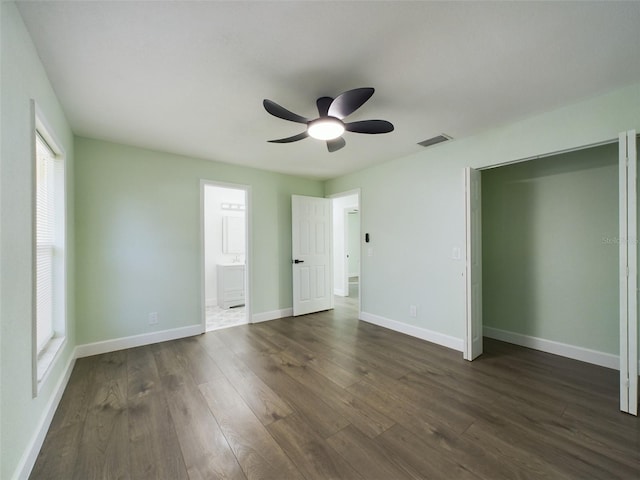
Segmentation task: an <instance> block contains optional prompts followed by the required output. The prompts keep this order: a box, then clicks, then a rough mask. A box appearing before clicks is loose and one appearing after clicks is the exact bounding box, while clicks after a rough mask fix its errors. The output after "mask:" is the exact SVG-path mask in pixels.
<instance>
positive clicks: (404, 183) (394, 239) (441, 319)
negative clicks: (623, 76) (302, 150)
mask: <svg viewBox="0 0 640 480" xmlns="http://www.w3.org/2000/svg"><path fill="white" fill-rule="evenodd" d="M638 112H640V84H635V85H632V86H628V87H626V88H622V89H619V90H616V91H613V92H610V93H608V94H606V95H603V96H600V97H596V98H593V99H589V100H585V101H583V102H580V103H577V104H574V105H571V106H567V107H564V108H561V109H558V110H554V111H551V112H548V113H543V114H540V115H537V116H534V117H531V118H528V119H526V120H522V121H519V122H515V123H512V124H509V125H506V126H503V127H498V128H492V129H489V128H488V129H487V131H485V132H483V133H480V134H477V135H475V136H471V137H467V138H463V139H459V140H455V139H454V140H453V141H451V142H450V143H445V144H441V145H437V146H434V147H431V148H428V149H424V150H420V151H418V152H417V153H416V154H414V155H411V156H407V157H404V158H401V159H397V160H392V161H389V162H387V163H384V164H381V165H379V166H375V167H372V168H368V169H366V170H363V171H360V172H356V173H353V174H350V175H346V176H343V177H340V178H337V179H334V180H331V181H329V182H327V183H326V184H325V191H326V194H327V195H330V194H334V193H338V192H344V191H348V190H351V189H354V188H358V187H359V188H361V192H362V196H361V200H362V203H361V218H362V234H363V235H364V234H365V233H367V232H368V233H369V234H370V236H371V242H370V243H369V244H366V245H364V244H363V248H365V250H363V252H364V254H363V256H362V262H361V271H362V284H361V294H362V309H363V311H364V312H365V313H368V314H371V315H376V316H378V317H383V318H386V319H390V320H395V321H398V322H402V323H404V324H407V325H408V326H411V327H417V328H421V329H424V330H426V331H431V332H435V333H437V334H444V335H448V336H450V337H453V338H454V339H459V340H460V343H459V345H460V346H461V345H462V343H461V341H462V338H463V334H464V325H465V301H464V298H465V279H464V270H465V266H464V260H463V259H459V260H458V259H455V258H453V257H454V255H452V253H453V249H454V248H460V249H463V251H464V246H465V220H464V219H465V214H464V181H463V169H464V167H468V166H470V167H474V168H482V167H488V166H491V165H498V164H503V163H507V162H512V161H515V160H519V159H526V158H532V157H536V156H540V155H545V154H549V153H553V152H559V151H563V150H568V149H573V148H576V147H580V146H584V145H593V144H597V143H601V142H605V141H609V140H612V139H617V137H618V132H621V131H624V130H628V129H636V130H638V131H640V115H638ZM416 148H419V147H416ZM598 241H600V239H599V238H598ZM370 247H371V248H373V255H372V256H368V255H367V253H368V252H367V248H370ZM463 258H464V255H463ZM409 305H417V306H418V315H417V318H411V317H410V316H409ZM594 336H595V334H594ZM585 343H586V344H585V345H581V346H585V347H588V346H589V345H592V344H593V341H592V339H591V338H590V339H589V341H585ZM603 348H604V347H603ZM607 349H608V347H607Z"/></svg>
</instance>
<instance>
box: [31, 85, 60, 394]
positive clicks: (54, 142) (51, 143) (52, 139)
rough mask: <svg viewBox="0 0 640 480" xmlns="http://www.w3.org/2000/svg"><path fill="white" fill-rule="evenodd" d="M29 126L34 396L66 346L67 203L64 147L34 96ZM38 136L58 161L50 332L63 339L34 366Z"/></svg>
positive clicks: (36, 360) (35, 342)
mask: <svg viewBox="0 0 640 480" xmlns="http://www.w3.org/2000/svg"><path fill="white" fill-rule="evenodd" d="M29 103H30V127H31V137H30V145H31V147H30V148H31V231H32V233H31V272H32V277H33V281H32V291H31V303H32V306H31V394H32V397H33V398H36V397H37V396H38V393H39V392H40V388H41V387H42V385H44V382H45V381H46V377H47V372H48V370H49V368H50V367H51V365H53V363H54V362H56V361H57V358H58V355H59V353H60V352H61V351H62V348H64V347H65V346H66V335H67V331H68V330H69V322H68V317H67V312H68V296H69V288H68V287H69V285H68V272H69V255H68V251H69V248H68V247H69V245H68V238H69V234H68V233H69V232H68V231H69V228H70V227H69V223H68V222H67V213H68V212H67V210H68V202H67V193H68V191H67V190H68V188H67V187H68V184H69V182H68V175H69V172H68V169H67V153H66V151H65V149H64V148H63V147H62V142H60V140H59V139H58V138H57V135H56V133H55V130H54V129H53V128H52V127H51V125H50V123H49V122H48V121H47V117H46V116H45V114H44V113H43V111H42V110H41V109H40V106H39V105H38V102H36V100H35V99H33V98H32V99H30V102H29ZM37 136H40V137H41V138H42V140H44V142H45V143H46V144H47V146H48V147H49V149H50V150H51V152H52V153H53V155H54V156H55V157H56V158H57V159H59V160H61V161H62V186H61V190H62V207H61V211H60V214H61V215H62V224H63V226H64V228H63V229H62V258H60V260H59V261H60V262H61V269H62V279H61V283H62V285H63V291H62V292H61V299H60V300H59V302H60V303H61V306H60V310H61V312H60V315H59V317H61V318H59V320H60V322H61V323H57V322H56V321H55V318H56V317H55V316H54V319H53V328H54V334H55V335H56V336H58V337H61V338H63V341H62V344H60V346H59V347H58V349H57V350H56V352H55V354H54V355H53V358H52V359H51V360H50V361H49V363H48V364H47V365H44V366H43V365H40V368H38V367H39V366H38V364H39V363H40V362H39V359H38V353H39V352H38V348H37V338H38V336H37V335H38V334H37V308H36V305H37V298H36V297H37V292H36V283H37V282H36V278H37V273H38V272H37V265H36V258H37V252H36V249H37V240H36V231H37V220H36V203H37V202H36V198H35V197H36V189H37V179H36V169H37V168H36V162H37V159H36V157H37V147H36V138H37ZM43 369H44V373H43V374H42V375H41V378H40V379H39V378H38V377H39V375H38V370H43Z"/></svg>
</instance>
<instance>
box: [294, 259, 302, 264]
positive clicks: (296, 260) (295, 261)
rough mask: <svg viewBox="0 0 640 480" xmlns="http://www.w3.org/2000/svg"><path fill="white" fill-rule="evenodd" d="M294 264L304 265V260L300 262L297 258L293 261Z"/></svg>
mask: <svg viewBox="0 0 640 480" xmlns="http://www.w3.org/2000/svg"><path fill="white" fill-rule="evenodd" d="M293 263H304V260H298V259H297V258H296V259H295V260H294V261H293Z"/></svg>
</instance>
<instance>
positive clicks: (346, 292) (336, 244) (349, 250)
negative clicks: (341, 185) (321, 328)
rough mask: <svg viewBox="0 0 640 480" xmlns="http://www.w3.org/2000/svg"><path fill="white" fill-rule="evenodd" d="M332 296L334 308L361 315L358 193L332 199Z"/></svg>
mask: <svg viewBox="0 0 640 480" xmlns="http://www.w3.org/2000/svg"><path fill="white" fill-rule="evenodd" d="M331 198H332V202H333V293H334V296H335V302H334V303H335V305H336V306H337V307H339V308H340V307H349V308H350V309H351V310H353V311H355V312H356V313H358V312H360V285H361V281H362V275H361V268H360V249H361V239H362V235H361V220H360V218H361V217H360V215H361V209H360V191H359V190H353V191H349V192H344V193H340V194H337V195H335V196H332V197H331Z"/></svg>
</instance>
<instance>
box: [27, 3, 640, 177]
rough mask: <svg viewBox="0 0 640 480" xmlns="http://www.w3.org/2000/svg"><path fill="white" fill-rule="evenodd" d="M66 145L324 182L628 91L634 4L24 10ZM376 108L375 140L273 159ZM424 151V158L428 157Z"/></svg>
mask: <svg viewBox="0 0 640 480" xmlns="http://www.w3.org/2000/svg"><path fill="white" fill-rule="evenodd" d="M19 9H20V12H21V13H22V16H23V18H24V21H25V23H26V25H27V28H28V29H29V32H30V34H31V36H32V37H33V40H34V42H35V44H36V47H37V49H38V52H39V54H40V57H41V58H42V61H43V63H44V65H45V68H46V70H47V72H48V75H49V78H50V80H51V82H52V84H53V87H54V89H55V91H56V93H57V95H58V98H59V99H60V101H61V103H62V105H63V107H64V109H65V111H66V113H67V117H68V119H69V122H70V123H71V127H72V128H73V130H74V132H75V133H76V134H78V135H82V136H87V137H93V138H99V139H105V140H110V141H115V142H119V143H125V144H131V145H137V146H141V147H148V148H153V149H157V150H164V151H168V152H174V153H179V154H183V155H187V156H193V157H201V158H205V159H210V160H216V161H221V162H227V163H232V164H238V165H247V166H252V167H257V168H261V169H266V170H274V171H279V172H286V173H291V174H296V175H302V176H308V177H315V178H332V177H336V176H339V175H342V174H345V173H348V172H352V171H355V170H359V169H362V168H364V167H366V166H369V165H373V164H377V163H381V162H384V161H387V160H391V159H394V158H398V157H401V156H404V155H407V154H411V153H413V152H417V151H419V150H420V149H421V148H422V147H420V146H418V145H416V143H417V142H420V141H422V140H425V139H426V138H429V137H432V136H435V135H438V134H440V133H446V134H449V135H451V136H453V137H454V138H461V137H465V136H468V135H471V134H474V133H478V132H480V131H482V130H485V129H488V128H490V127H493V126H496V125H500V124H504V123H508V122H511V121H514V120H517V119H520V118H523V117H527V116H529V115H532V114H535V113H539V112H543V111H547V110H551V109H554V108H557V107H560V106H562V105H565V104H569V103H573V102H575V101H578V100H581V99H583V98H587V97H590V96H594V95H597V94H600V93H604V92H606V91H609V90H612V89H614V88H616V87H620V86H624V85H628V84H631V83H635V82H639V81H640V53H639V48H640V28H639V25H640V2H638V1H631V2H620V3H618V2H611V1H606V2H594V3H586V2H562V3H561V2H531V3H529V2H419V1H413V2H400V1H393V2H382V1H371V2H368V1H351V2H328V1H296V2H293V1H286V2H285V1H276V2H271V1H254V2H247V1H229V2H221V1H200V2H190V1H173V2H151V1H136V2H132V1H131V2H126V1H125V2H122V1H120V2H115V1H84V2H83V1H71V2H58V1H44V2H38V1H25V2H19ZM357 87H374V88H375V89H376V93H375V94H374V96H373V97H372V98H371V99H370V100H369V101H368V102H367V103H366V104H365V105H364V106H362V107H361V108H360V109H359V110H358V111H357V112H356V113H355V114H353V115H351V116H349V117H348V118H347V120H348V121H352V120H361V119H369V118H372V119H376V118H379V119H385V120H389V121H391V122H392V123H393V124H394V125H395V131H394V132H392V133H389V134H385V135H362V134H356V133H349V132H347V133H346V134H345V139H346V141H347V146H346V147H345V148H343V149H342V150H340V151H338V152H336V153H328V152H327V150H326V147H325V145H324V142H320V141H318V140H313V139H311V138H308V139H305V140H302V141H300V142H296V143H291V144H270V143H267V142H266V141H267V140H269V139H275V138H282V137H288V136H291V135H294V134H297V133H299V132H301V131H303V130H304V125H300V124H296V123H291V122H287V121H284V120H281V119H278V118H275V117H273V116H271V115H269V114H268V113H266V111H265V110H264V109H263V107H262V100H263V99H264V98H268V99H271V100H273V101H275V102H276V103H278V104H280V105H282V106H284V107H286V108H288V109H289V110H292V111H294V112H296V113H298V114H300V115H302V116H307V117H314V116H315V115H316V113H317V111H316V107H315V100H316V98H317V97H320V96H324V95H327V96H332V97H335V96H336V95H338V94H339V93H341V92H343V91H345V90H349V89H352V88H357ZM432 148H437V147H432Z"/></svg>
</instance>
